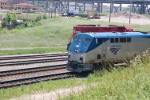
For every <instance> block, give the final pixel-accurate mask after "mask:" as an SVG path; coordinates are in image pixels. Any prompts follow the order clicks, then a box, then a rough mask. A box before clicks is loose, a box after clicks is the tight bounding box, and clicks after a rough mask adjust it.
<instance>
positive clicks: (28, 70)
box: [0, 64, 66, 78]
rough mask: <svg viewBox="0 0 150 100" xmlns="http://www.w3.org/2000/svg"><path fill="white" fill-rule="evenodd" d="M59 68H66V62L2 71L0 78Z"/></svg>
mask: <svg viewBox="0 0 150 100" xmlns="http://www.w3.org/2000/svg"><path fill="white" fill-rule="evenodd" d="M59 69H66V64H61V65H52V66H43V67H34V68H25V69H17V70H6V71H0V78H1V77H5V76H12V75H19V74H28V73H36V72H41V71H50V70H51V71H52V70H59Z"/></svg>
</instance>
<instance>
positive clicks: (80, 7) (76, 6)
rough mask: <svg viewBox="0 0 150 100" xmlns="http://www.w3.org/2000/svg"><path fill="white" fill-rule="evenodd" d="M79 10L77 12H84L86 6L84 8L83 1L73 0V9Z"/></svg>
mask: <svg viewBox="0 0 150 100" xmlns="http://www.w3.org/2000/svg"><path fill="white" fill-rule="evenodd" d="M77 9H78V10H79V12H81V13H84V12H85V10H86V8H85V2H83V3H77V2H75V10H77Z"/></svg>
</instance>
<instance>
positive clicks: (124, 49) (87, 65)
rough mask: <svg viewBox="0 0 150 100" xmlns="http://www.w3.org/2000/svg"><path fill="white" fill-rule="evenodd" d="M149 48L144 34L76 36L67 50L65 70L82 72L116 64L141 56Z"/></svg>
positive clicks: (83, 34) (125, 33)
mask: <svg viewBox="0 0 150 100" xmlns="http://www.w3.org/2000/svg"><path fill="white" fill-rule="evenodd" d="M149 47H150V34H149V33H146V32H108V33H106V32H101V33H100V34H99V33H79V34H76V35H75V37H74V39H73V41H72V42H71V44H70V46H69V48H68V63H67V70H69V71H72V72H78V73H81V72H84V71H90V70H93V69H94V67H95V65H96V64H103V63H107V62H111V63H117V62H121V61H125V60H128V59H131V58H133V57H134V56H135V55H141V54H142V53H143V51H145V50H147V49H148V48H149Z"/></svg>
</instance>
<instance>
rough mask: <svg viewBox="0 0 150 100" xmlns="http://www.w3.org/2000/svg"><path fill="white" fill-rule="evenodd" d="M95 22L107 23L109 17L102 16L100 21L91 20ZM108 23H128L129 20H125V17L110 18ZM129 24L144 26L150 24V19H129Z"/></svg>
mask: <svg viewBox="0 0 150 100" xmlns="http://www.w3.org/2000/svg"><path fill="white" fill-rule="evenodd" d="M92 20H95V21H108V22H109V17H106V16H102V17H101V19H92ZM110 22H119V23H129V18H125V17H123V18H122V17H117V18H115V17H111V19H110ZM130 23H131V24H140V25H146V24H150V19H143V18H141V19H133V18H131V19H130Z"/></svg>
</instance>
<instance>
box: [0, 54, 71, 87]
mask: <svg viewBox="0 0 150 100" xmlns="http://www.w3.org/2000/svg"><path fill="white" fill-rule="evenodd" d="M66 56H67V53H57V54H54V53H53V54H37V55H23V56H22V55H21V56H20V55H19V56H1V57H0V67H4V69H5V67H7V66H11V67H12V69H10V70H4V71H0V88H9V87H14V86H20V85H26V84H32V83H37V82H40V81H47V80H58V79H64V78H70V77H73V75H72V74H71V73H70V72H68V71H67V70H65V69H66V64H57V65H55V64H54V65H46V66H42V67H40V66H37V67H32V65H31V67H30V68H23V69H13V67H14V66H12V65H17V66H18V65H22V64H35V63H47V62H59V61H66V60H67V57H66ZM48 57H49V58H48ZM31 58H32V59H31ZM38 58H40V59H38ZM14 59H19V60H20V59H21V61H18V60H14ZM27 59H28V60H27ZM29 59H31V60H29ZM33 59H34V60H33ZM35 59H36V60H35ZM37 59H38V60H37ZM4 60H7V62H9V64H8V63H6V61H4ZM9 60H10V61H9ZM13 60H14V61H13ZM22 60H25V61H22ZM52 70H53V71H52Z"/></svg>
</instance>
